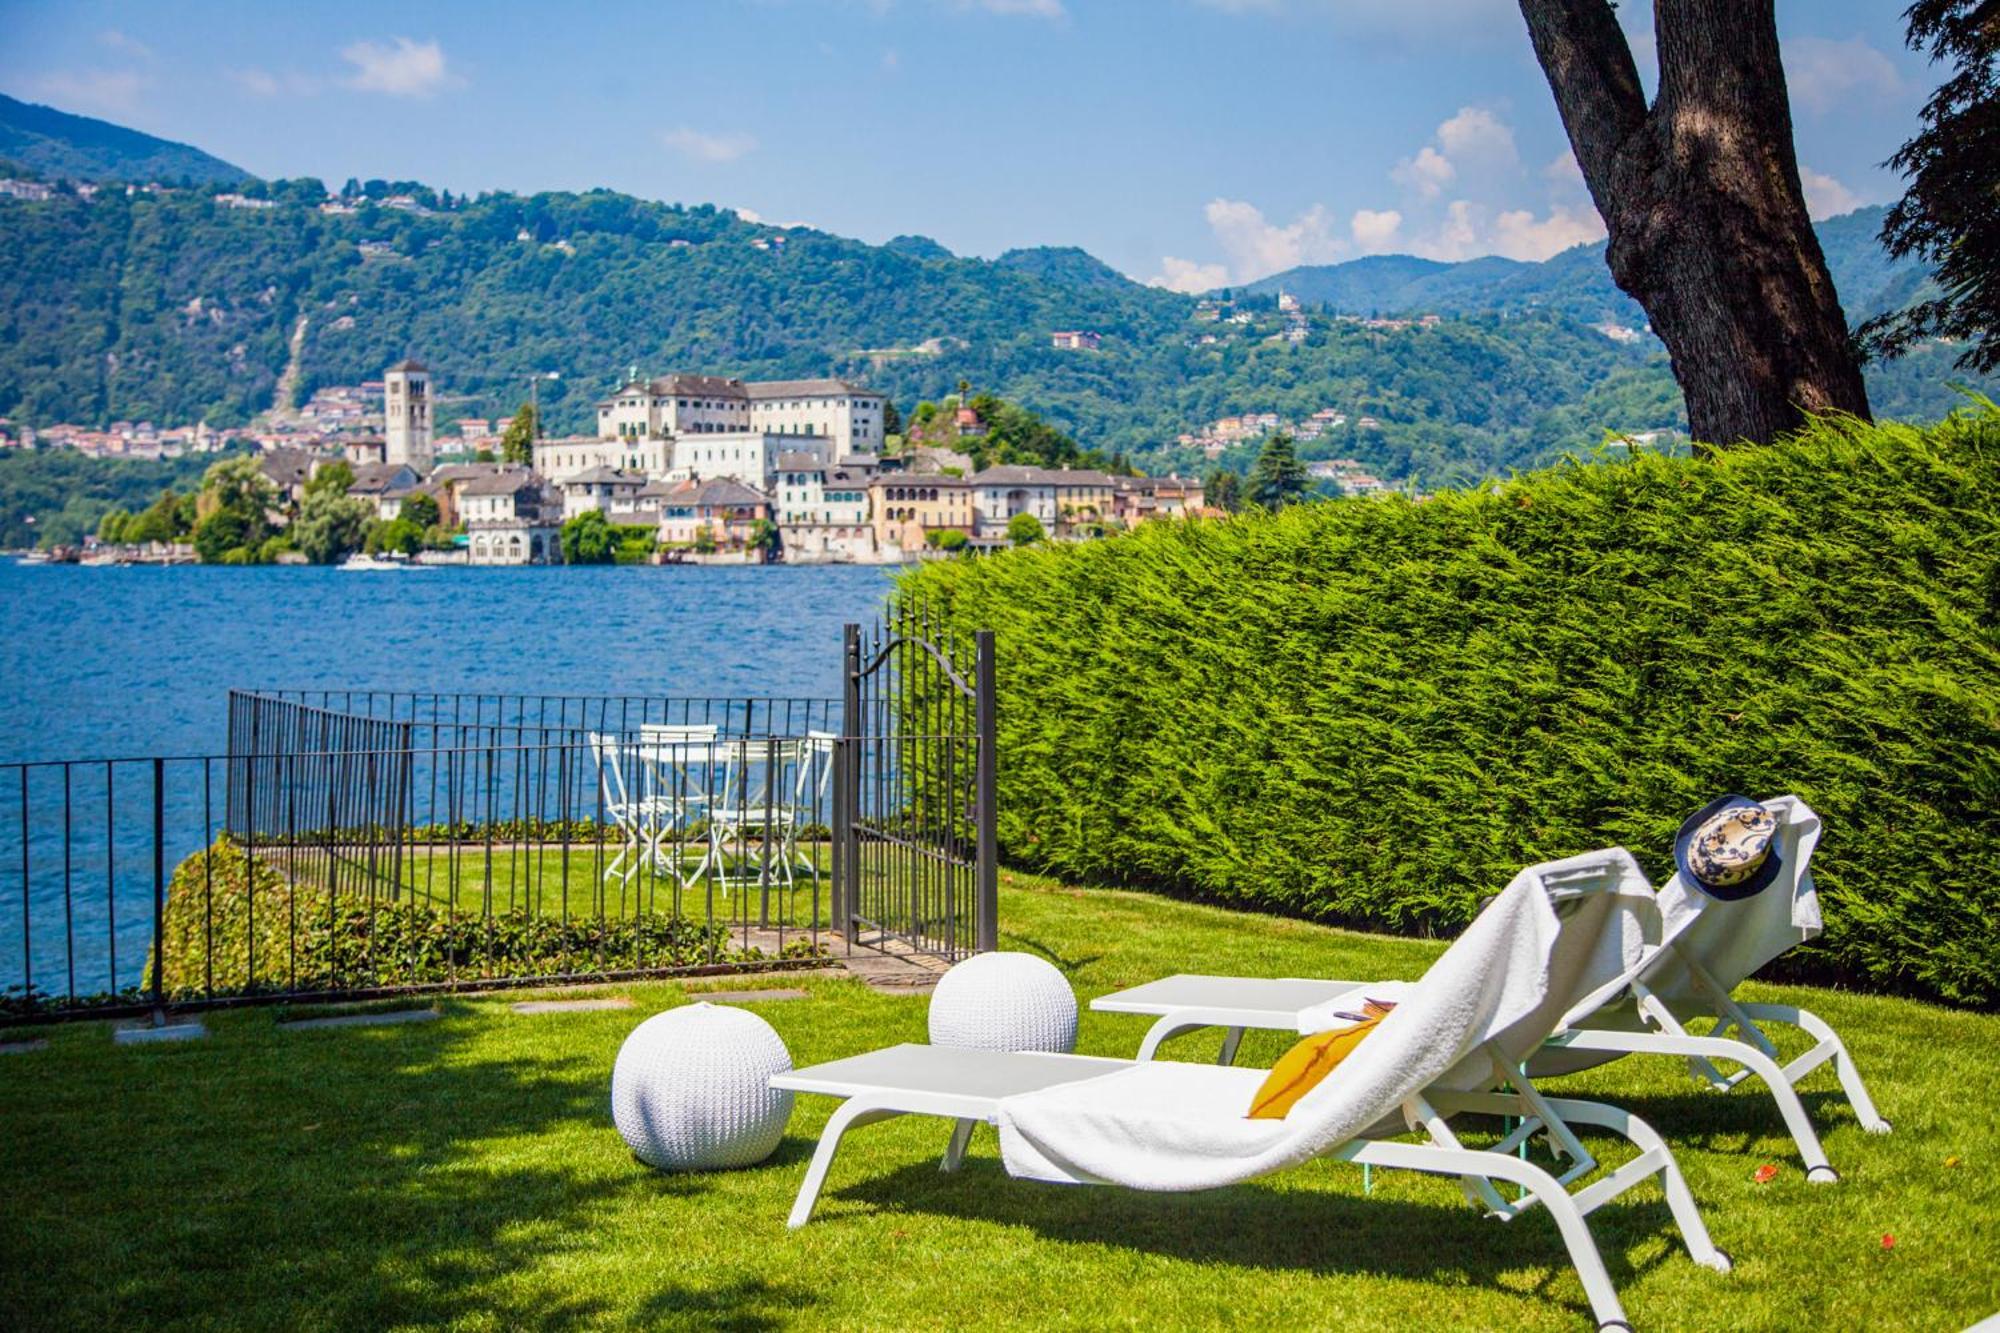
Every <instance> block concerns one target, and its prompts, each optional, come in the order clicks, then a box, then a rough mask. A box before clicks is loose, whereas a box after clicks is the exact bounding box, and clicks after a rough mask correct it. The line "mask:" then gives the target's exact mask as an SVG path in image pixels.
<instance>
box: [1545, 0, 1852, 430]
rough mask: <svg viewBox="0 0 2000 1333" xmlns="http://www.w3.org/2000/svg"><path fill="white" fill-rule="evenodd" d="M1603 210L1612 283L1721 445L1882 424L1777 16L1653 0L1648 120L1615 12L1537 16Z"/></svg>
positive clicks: (1584, 3)
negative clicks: (1802, 166) (1802, 130)
mask: <svg viewBox="0 0 2000 1333" xmlns="http://www.w3.org/2000/svg"><path fill="white" fill-rule="evenodd" d="M1521 13H1522V16H1523V17H1525V18H1526V19H1527V21H1528V33H1529V36H1530V37H1531V38H1532V39H1533V41H1534V44H1535V55H1536V57H1537V58H1538V59H1539V60H1540V61H1541V64H1542V68H1543V70H1544V71H1545V72H1546V73H1547V74H1548V79H1549V87H1550V88H1551V89H1552V90H1554V92H1555V97H1556V106H1557V107H1558V109H1559V110H1560V111H1561V112H1562V118H1563V124H1564V126H1565V127H1566V128H1567V129H1568V131H1569V138H1570V144H1571V146H1572V147H1573V148H1574V149H1575V150H1576V160H1577V164H1578V165H1579V166H1580V167H1581V168H1582V169H1583V177H1584V181H1585V183H1586V184H1588V185H1589V187H1590V194H1591V198H1592V199H1594V200H1595V201H1596V203H1597V210H1598V212H1599V213H1601V214H1602V215H1603V217H1604V222H1605V225H1606V227H1607V228H1608V229H1609V230H1610V233H1611V244H1610V247H1609V252H1608V254H1607V256H1606V258H1607V260H1608V261H1609V263H1610V266H1611V276H1612V278H1613V279H1614V280H1615V281H1616V282H1617V283H1618V285H1619V286H1620V287H1621V288H1623V289H1624V290H1625V292H1626V293H1627V294H1628V295H1630V296H1631V297H1632V299H1633V300H1635V301H1637V302H1638V303H1639V304H1640V305H1641V306H1643V307H1645V310H1646V314H1647V315H1648V316H1649V317H1650V318H1651V319H1652V323H1653V331H1654V332H1655V333H1657V334H1658V335H1659V336H1660V339H1661V341H1663V342H1664V343H1665V344H1666V346H1667V353H1668V355H1669V356H1670V357H1671V358H1672V360H1673V367H1674V378H1675V379H1676V380H1678V381H1679V382H1680V386H1681V392H1682V394H1683V395H1685V397H1686V399H1687V411H1688V427H1689V430H1690V431H1691V432H1692V434H1693V435H1694V438H1695V439H1696V440H1697V441H1700V442H1702V443H1704V444H1708V445H1715V446H1726V445H1732V444H1738V443H1753V444H1768V443H1769V442H1770V441H1771V440H1772V439H1774V438H1775V437H1777V436H1778V435H1779V434H1781V433H1783V432H1785V431H1788V430H1792V429H1796V428H1797V427H1798V426H1800V425H1801V424H1803V422H1804V418H1805V414H1806V413H1811V412H1823V411H1828V410H1837V411H1842V412H1851V413H1853V414H1854V415H1856V416H1860V417H1866V416H1868V414H1869V413H1868V392H1867V390H1866V388H1864V387H1863V385H1862V382H1861V365H1860V361H1859V359H1858V358H1857V356H1856V354H1855V351H1854V347H1853V345H1852V343H1851V341H1850V339H1849V336H1848V331H1847V317H1846V315H1845V314H1844V313H1843V312H1842V310H1841V308H1840V298H1839V296H1838V295H1837V294H1836V293H1835V292H1834V289H1833V279H1832V277H1831V276H1830V275H1829V274H1828V272H1827V268H1826V256H1825V255H1824V254H1822V253H1821V252H1820V247H1819V238H1818V237H1817V236H1816V235H1814V233H1813V229H1812V221H1811V219H1810V218H1809V217H1808V216H1807V213H1806V204H1805V194H1804V191H1803V189H1802V188H1801V186H1800V184H1799V167H1798V159H1797V157H1796V156H1795V152H1794V149H1793V146H1792V116H1791V108H1790V104H1789V101H1788V99H1787V96H1786V92H1785V71H1784V66H1783V64H1782V63H1781V62H1780V60H1779V53H1778V25H1777V16H1776V13H1775V0H1655V4H1654V27H1655V30H1656V33H1657V37H1658V42H1659V49H1660V89H1659V95H1658V97H1657V98H1656V99H1655V100H1654V103H1653V105H1652V107H1651V108H1650V109H1648V108H1647V106H1646V100H1645V94H1644V92H1643V90H1642V89H1641V87H1640V84H1639V73H1638V67H1637V66H1636V65H1635V64H1634V63H1633V60H1632V52H1631V48H1630V47H1629V46H1628V45H1627V44H1626V41H1625V34H1624V33H1623V32H1622V31H1621V30H1620V28H1619V26H1618V19H1617V17H1616V15H1615V14H1614V13H1613V11H1612V8H1611V6H1610V5H1609V4H1608V3H1606V0H1521Z"/></svg>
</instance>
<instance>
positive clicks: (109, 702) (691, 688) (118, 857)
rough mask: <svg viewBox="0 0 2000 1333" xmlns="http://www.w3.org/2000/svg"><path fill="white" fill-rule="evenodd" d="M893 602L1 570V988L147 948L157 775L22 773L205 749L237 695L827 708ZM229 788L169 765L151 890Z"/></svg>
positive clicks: (679, 579) (59, 986) (748, 574)
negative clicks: (684, 700) (720, 702)
mask: <svg viewBox="0 0 2000 1333" xmlns="http://www.w3.org/2000/svg"><path fill="white" fill-rule="evenodd" d="M889 586H890V579H889V575H888V574H887V573H885V572H884V571H882V570H879V569H866V568H855V567H832V566H828V567H818V568H799V569H786V568H782V567H779V568H771V569H754V568H753V569H704V568H687V567H668V568H604V569H518V570H500V569H478V570H470V569H468V570H454V569H437V570H426V571H420V572H392V573H368V574H363V573H344V572H342V571H340V570H334V569H312V568H271V569H247V570H246V569H213V568H209V569H205V568H201V567H198V566H189V567H180V568H171V569H168V568H143V567H136V566H135V567H130V568H107V569H81V568H77V567H73V566H27V567H24V566H18V565H15V564H13V563H12V562H11V561H9V562H6V563H0V685H4V687H5V696H4V697H5V700H6V702H5V704H4V706H0V991H4V990H5V989H6V988H8V987H10V986H14V985H17V984H19V983H20V981H21V979H22V977H23V976H24V975H26V974H29V973H31V974H32V978H33V980H34V981H35V982H36V984H37V985H39V986H40V987H41V988H42V989H44V990H45V991H49V992H52V993H55V994H58V995H60V994H62V993H63V992H64V991H66V990H68V989H70V988H71V987H74V988H75V990H76V991H77V993H79V994H88V993H91V992H95V991H99V990H103V989H108V988H114V987H115V986H124V985H133V984H136V983H137V982H138V981H139V979H140V971H141V969H142V968H143V966H144V963H145V958H146V951H147V948H148V946H149V945H150V943H151V929H152V924H151V923H152V896H153V886H154V868H153V863H152V839H151V829H152V820H151V805H152V800H153V790H152V789H153V781H152V766H151V765H150V764H145V763H135V764H122V765H112V766H106V765H101V764H100V765H86V766H79V767H76V768H74V769H71V770H65V769H64V768H63V767H59V766H58V767H31V768H23V767H20V766H18V765H20V764H21V763H22V762H23V761H29V762H40V761H52V760H70V759H105V758H135V757H143V756H153V755H167V756H177V755H185V756H198V755H217V754H221V753H223V752H224V749H225V742H226V740H227V698H228V691H229V690H230V688H231V687H238V688H242V687H263V688H275V689H304V690H314V689H344V688H356V689H375V690H413V691H423V692H432V691H436V692H441V693H448V692H459V691H465V692H479V691H486V692H494V693H518V694H571V695H582V694H628V695H649V696H664V695H682V696H725V697H740V696H764V697H771V696H812V697H837V696H838V695H839V693H840V650H841V626H842V625H843V624H844V623H846V622H848V621H866V620H868V619H870V618H872V616H873V615H874V614H875V612H876V611H877V610H878V609H879V607H880V605H881V602H882V599H883V598H884V596H885V595H886V593H887V592H888V590H889ZM9 763H12V764H14V765H16V766H15V767H8V766H7V765H8V764H9ZM221 771H222V770H221V767H220V766H219V765H204V764H200V763H193V764H185V763H184V764H178V765H169V766H168V767H167V768H166V769H165V770H164V773H165V781H164V782H162V783H161V784H160V785H161V788H162V800H163V802H164V807H165V821H166V828H167V835H166V838H165V842H166V844H167V845H166V847H165V849H164V854H165V869H166V871H167V873H169V874H170V873H171V871H172V867H173V866H174V865H175V864H177V863H178V862H179V861H180V860H181V858H182V857H184V856H186V855H188V854H190V853H192V852H194V851H196V850H198V849H199V848H200V847H201V846H203V845H204V844H205V843H206V842H207V841H208V840H209V838H210V837H212V836H213V834H214V832H215V831H216V830H217V829H218V828H219V823H218V822H217V821H219V819H220V818H221V806H220V802H221V801H222V799H223V793H222V792H220V791H217V790H213V789H212V787H213V782H214V776H215V775H216V774H217V773H220V772H221ZM204 773H206V774H208V775H209V784H208V786H206V787H205V784H204V777H203V775H204ZM24 776H25V781H26V791H25V793H24V791H23V788H22V783H23V780H24ZM107 778H108V784H109V788H110V790H109V791H107ZM65 812H67V813H68V815H69V819H70V824H71V826H72V827H71V828H70V829H68V830H66V829H65V824H64V817H65ZM113 829H115V831H111V830H113ZM24 839H25V843H26V848H25V850H26V853H27V856H28V863H27V868H26V873H25V874H24V873H23V866H22V856H23V843H24ZM24 924H25V930H24ZM114 950H115V954H114V952H113V951H114Z"/></svg>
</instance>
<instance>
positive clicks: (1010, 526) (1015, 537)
mask: <svg viewBox="0 0 2000 1333" xmlns="http://www.w3.org/2000/svg"><path fill="white" fill-rule="evenodd" d="M1048 535H1049V534H1048V531H1047V529H1045V528H1043V527H1042V520H1040V519H1039V518H1036V517H1035V516H1034V515H1033V514H1030V513H1028V512H1027V511H1026V510H1023V511H1022V512H1020V513H1018V514H1016V515H1014V517H1012V518H1010V519H1008V520H1007V540H1008V541H1010V542H1012V543H1014V545H1016V546H1033V545H1034V544H1035V543H1036V542H1039V541H1042V540H1043V539H1045V538H1046V537H1047V536H1048Z"/></svg>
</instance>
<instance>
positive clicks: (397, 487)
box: [347, 463, 423, 518]
mask: <svg viewBox="0 0 2000 1333" xmlns="http://www.w3.org/2000/svg"><path fill="white" fill-rule="evenodd" d="M353 467H354V484H353V485H351V486H349V487H348V488H347V493H348V494H349V495H351V496H353V497H355V498H356V499H358V500H366V501H367V502H368V503H369V504H371V505H373V506H375V516H376V517H377V518H394V517H396V515H398V514H399V513H401V512H402V509H403V500H404V498H405V497H406V496H408V495H409V494H410V493H411V492H413V491H415V490H416V489H417V487H418V486H419V485H420V484H421V483H422V481H423V478H422V477H420V476H418V475H417V470H416V469H415V468H413V467H411V466H410V465H409V464H408V463H359V464H355V465H353Z"/></svg>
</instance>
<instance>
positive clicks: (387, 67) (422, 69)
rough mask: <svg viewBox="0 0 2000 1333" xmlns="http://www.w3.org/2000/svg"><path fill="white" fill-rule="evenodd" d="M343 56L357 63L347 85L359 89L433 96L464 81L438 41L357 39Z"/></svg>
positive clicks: (344, 51) (391, 93)
mask: <svg viewBox="0 0 2000 1333" xmlns="http://www.w3.org/2000/svg"><path fill="white" fill-rule="evenodd" d="M340 56H341V59H343V60H345V61H347V63H348V64H350V65H352V66H354V72H353V74H351V75H349V76H348V79H347V86H348V87H350V88H352V89H354V90H355V91H357V92H364V93H386V94H388V95H389V96H391V97H431V96H433V95H435V94H437V93H440V92H443V91H444V90H445V89H447V88H454V87H457V86H458V85H459V84H460V83H462V82H463V80H461V79H460V78H459V77H458V76H457V75H456V74H454V73H452V71H451V69H450V68H449V66H448V65H447V63H446V61H445V56H444V48H443V47H441V46H439V45H438V44H437V43H436V42H435V41H429V42H416V41H412V40H410V39H409V38H408V37H398V38H395V39H394V44H393V45H384V44H382V43H380V42H355V43H353V44H352V45H350V46H345V47H342V48H341V52H340Z"/></svg>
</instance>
